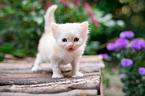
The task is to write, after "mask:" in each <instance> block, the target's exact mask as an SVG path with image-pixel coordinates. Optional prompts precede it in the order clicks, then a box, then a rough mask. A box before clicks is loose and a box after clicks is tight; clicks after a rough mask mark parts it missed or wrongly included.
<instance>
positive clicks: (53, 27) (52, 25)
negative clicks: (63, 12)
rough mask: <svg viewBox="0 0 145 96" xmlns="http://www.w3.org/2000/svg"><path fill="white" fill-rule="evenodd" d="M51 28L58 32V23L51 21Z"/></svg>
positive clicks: (55, 32)
mask: <svg viewBox="0 0 145 96" xmlns="http://www.w3.org/2000/svg"><path fill="white" fill-rule="evenodd" d="M51 28H52V31H53V33H54V34H57V28H58V25H57V24H56V23H51Z"/></svg>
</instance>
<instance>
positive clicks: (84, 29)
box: [81, 21, 89, 34]
mask: <svg viewBox="0 0 145 96" xmlns="http://www.w3.org/2000/svg"><path fill="white" fill-rule="evenodd" d="M88 26H89V23H88V22H87V21H85V22H83V23H81V27H82V33H84V34H85V33H87V31H88Z"/></svg>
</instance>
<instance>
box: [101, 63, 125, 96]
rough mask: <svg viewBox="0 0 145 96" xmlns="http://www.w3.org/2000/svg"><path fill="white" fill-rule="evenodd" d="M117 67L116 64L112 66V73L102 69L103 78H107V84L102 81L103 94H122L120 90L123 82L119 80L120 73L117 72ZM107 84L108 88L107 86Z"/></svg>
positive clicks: (113, 95) (120, 95)
mask: <svg viewBox="0 0 145 96" xmlns="http://www.w3.org/2000/svg"><path fill="white" fill-rule="evenodd" d="M119 70H120V69H119V68H118V67H117V66H114V65H113V66H112V73H113V74H110V73H107V72H108V71H107V70H106V69H105V70H104V76H105V77H104V78H107V79H108V82H109V85H107V84H106V83H103V93H104V96H124V93H123V92H122V87H123V83H122V82H121V80H120V78H121V75H119V74H118V72H119ZM107 86H108V87H109V88H107Z"/></svg>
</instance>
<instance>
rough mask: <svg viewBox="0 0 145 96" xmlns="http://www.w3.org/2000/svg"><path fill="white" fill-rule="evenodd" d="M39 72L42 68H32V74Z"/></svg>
mask: <svg viewBox="0 0 145 96" xmlns="http://www.w3.org/2000/svg"><path fill="white" fill-rule="evenodd" d="M38 70H41V68H40V67H32V69H31V71H32V72H36V71H38Z"/></svg>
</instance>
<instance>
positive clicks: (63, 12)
mask: <svg viewBox="0 0 145 96" xmlns="http://www.w3.org/2000/svg"><path fill="white" fill-rule="evenodd" d="M131 1H133V2H132V3H131ZM51 4H57V5H58V8H57V10H56V13H55V18H56V22H57V23H66V22H83V21H89V24H90V25H89V28H90V34H89V40H88V44H87V47H86V51H85V54H96V52H97V50H99V49H100V48H102V47H100V45H101V44H103V43H105V42H107V41H108V40H110V39H111V38H114V37H116V36H117V35H118V34H119V33H118V32H119V31H121V30H123V29H128V28H130V29H131V28H132V29H133V30H135V31H136V32H137V30H139V31H140V33H137V35H140V36H144V35H143V34H142V33H143V31H142V30H144V28H143V27H144V26H143V24H144V22H142V23H141V21H144V18H142V17H144V14H142V13H143V11H144V10H143V9H144V8H143V7H144V6H142V4H144V2H143V0H140V1H137V0H115V1H114V0H109V1H108V0H0V21H1V22H0V46H1V48H2V49H3V50H7V48H6V47H5V46H7V47H9V49H10V50H9V51H3V50H1V51H0V56H3V55H4V54H5V53H9V54H12V55H14V56H17V57H24V56H34V55H35V54H36V53H37V44H38V41H39V39H40V37H41V35H42V33H43V31H44V18H43V17H44V14H45V11H46V9H47V7H49V6H50V5H51ZM138 4H140V7H137V5H138ZM131 8H133V9H131ZM128 9H129V10H128ZM135 9H136V10H135ZM124 10H125V11H124ZM126 10H127V11H126ZM130 17H131V18H133V19H131V18H130ZM138 17H139V18H138ZM121 18H123V19H122V20H120V19H121ZM144 37H145V36H144ZM5 48H6V49H5ZM103 48H104V47H103ZM2 58H3V57H2Z"/></svg>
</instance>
